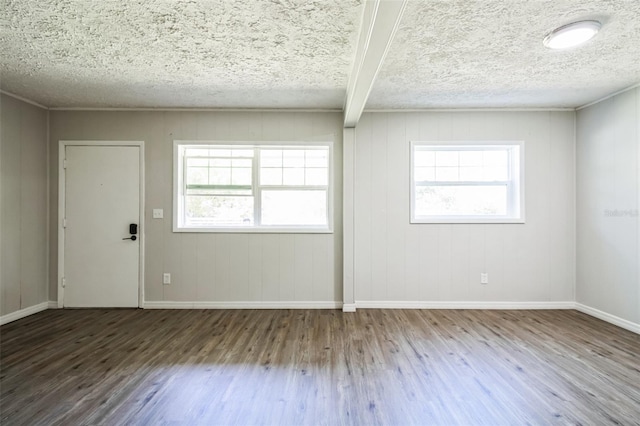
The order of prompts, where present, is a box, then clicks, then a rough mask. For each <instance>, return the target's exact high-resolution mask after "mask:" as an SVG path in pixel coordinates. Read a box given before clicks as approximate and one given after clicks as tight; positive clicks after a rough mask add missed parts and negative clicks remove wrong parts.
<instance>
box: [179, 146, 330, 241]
mask: <svg viewBox="0 0 640 426" xmlns="http://www.w3.org/2000/svg"><path fill="white" fill-rule="evenodd" d="M175 163H176V164H175V167H174V170H175V174H176V176H175V180H176V182H175V187H176V190H175V192H176V193H175V198H176V199H175V210H176V215H175V223H174V230H176V231H180V230H183V231H228V230H232V231H233V230H241V231H251V230H259V231H277V232H281V231H284V232H286V231H303V232H314V231H316V232H327V231H329V230H330V200H331V195H330V181H331V179H330V176H331V144H330V143H323V144H314V145H307V144H300V145H218V144H195V143H192V142H178V141H176V143H175Z"/></svg>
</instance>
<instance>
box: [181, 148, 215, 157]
mask: <svg viewBox="0 0 640 426" xmlns="http://www.w3.org/2000/svg"><path fill="white" fill-rule="evenodd" d="M184 155H185V157H208V156H209V150H208V149H206V148H205V149H202V148H187V149H185V150H184Z"/></svg>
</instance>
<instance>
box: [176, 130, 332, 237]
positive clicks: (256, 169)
mask: <svg viewBox="0 0 640 426" xmlns="http://www.w3.org/2000/svg"><path fill="white" fill-rule="evenodd" d="M199 145H202V146H212V147H219V148H221V149H224V148H225V147H226V148H233V149H243V148H245V149H260V148H273V149H277V148H278V147H282V148H295V147H299V148H301V149H305V147H314V146H321V147H326V148H328V150H329V158H328V162H329V164H328V170H327V172H328V174H329V176H328V185H327V225H326V226H325V225H255V224H252V225H250V226H242V225H237V226H213V227H211V226H210V227H196V226H189V227H186V226H184V225H183V224H184V220H183V214H184V185H183V177H184V164H183V161H180V159H181V158H183V156H182V155H181V149H184V148H186V147H194V146H199ZM252 167H253V179H252V190H253V191H254V212H258V213H257V215H256V217H254V221H256V220H259V212H260V210H261V209H260V203H261V191H262V190H269V189H277V190H280V191H287V190H296V189H297V190H312V189H314V188H316V187H314V186H292V185H286V186H269V185H258V179H259V178H258V175H259V173H260V157H259V156H257V157H256V155H255V154H254V160H253V166H252ZM333 185H334V179H333V142H332V141H277V142H276V141H260V142H256V141H194V140H174V141H173V232H203V233H205V232H215V233H304V234H330V233H333V204H334V201H333V193H334V192H333ZM322 189H324V186H322Z"/></svg>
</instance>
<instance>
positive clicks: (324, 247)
mask: <svg viewBox="0 0 640 426" xmlns="http://www.w3.org/2000/svg"><path fill="white" fill-rule="evenodd" d="M61 139H64V140H78V139H94V140H122V139H126V140H144V141H145V155H146V157H145V161H146V175H145V184H146V200H145V201H146V206H147V211H146V212H145V218H146V223H147V226H146V229H145V230H144V232H145V237H146V249H145V268H146V269H145V271H146V274H145V299H146V302H158V303H160V302H167V303H168V304H169V306H170V303H171V302H182V304H181V305H180V306H188V304H189V303H193V304H194V306H195V304H197V303H201V304H205V305H206V304H207V303H217V302H219V303H225V302H233V303H236V304H238V303H239V304H242V303H243V302H248V303H253V305H251V306H259V304H260V303H261V302H269V303H271V305H269V306H274V305H273V303H275V304H277V303H279V302H283V303H285V302H288V303H293V304H295V303H300V304H302V305H304V303H305V302H317V303H324V304H325V305H327V306H332V305H335V303H336V302H339V301H341V300H342V275H343V271H342V198H341V197H342V117H341V114H339V113H289V112H195V111H185V112H168V111H157V112H153V111H152V112H143V111H135V112H133V111H120V112H106V111H83V112H80V111H55V112H53V113H52V114H51V132H50V148H51V150H52V153H51V154H52V156H53V158H57V144H58V141H59V140H61ZM176 139H177V140H222V141H246V142H252V141H298V140H300V141H313V140H323V141H324V140H332V141H333V142H334V162H333V172H334V200H333V202H334V225H335V226H334V229H335V231H334V233H333V234H266V233H265V234H240V233H237V234H224V233H202V234H199V233H174V232H172V214H173V171H172V167H173V141H174V140H176ZM57 179H58V177H57V164H55V165H54V164H53V163H52V171H51V180H52V182H54V183H52V185H51V200H52V202H51V203H52V208H53V209H54V210H53V211H54V212H57V182H58V180H57ZM154 208H161V209H163V210H164V219H153V218H152V216H151V214H152V210H153V209H154ZM57 220H58V218H57V214H54V215H52V218H51V226H53V227H54V228H55V229H57ZM52 238H53V241H51V244H50V247H51V252H52V253H51V257H52V261H53V262H54V263H55V264H56V266H54V267H51V268H50V276H52V277H55V276H56V275H57V235H53V233H52ZM163 273H170V274H171V284H169V285H163V284H162V274H163ZM51 293H52V295H51V297H52V298H53V299H55V298H56V297H57V288H56V287H54V286H51ZM302 305H301V306H302Z"/></svg>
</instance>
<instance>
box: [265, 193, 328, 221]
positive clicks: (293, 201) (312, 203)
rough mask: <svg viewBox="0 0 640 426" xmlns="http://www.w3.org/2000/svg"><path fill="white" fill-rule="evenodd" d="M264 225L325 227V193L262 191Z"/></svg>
mask: <svg viewBox="0 0 640 426" xmlns="http://www.w3.org/2000/svg"><path fill="white" fill-rule="evenodd" d="M262 223H263V224H264V225H327V191H325V190H310V191H262Z"/></svg>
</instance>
